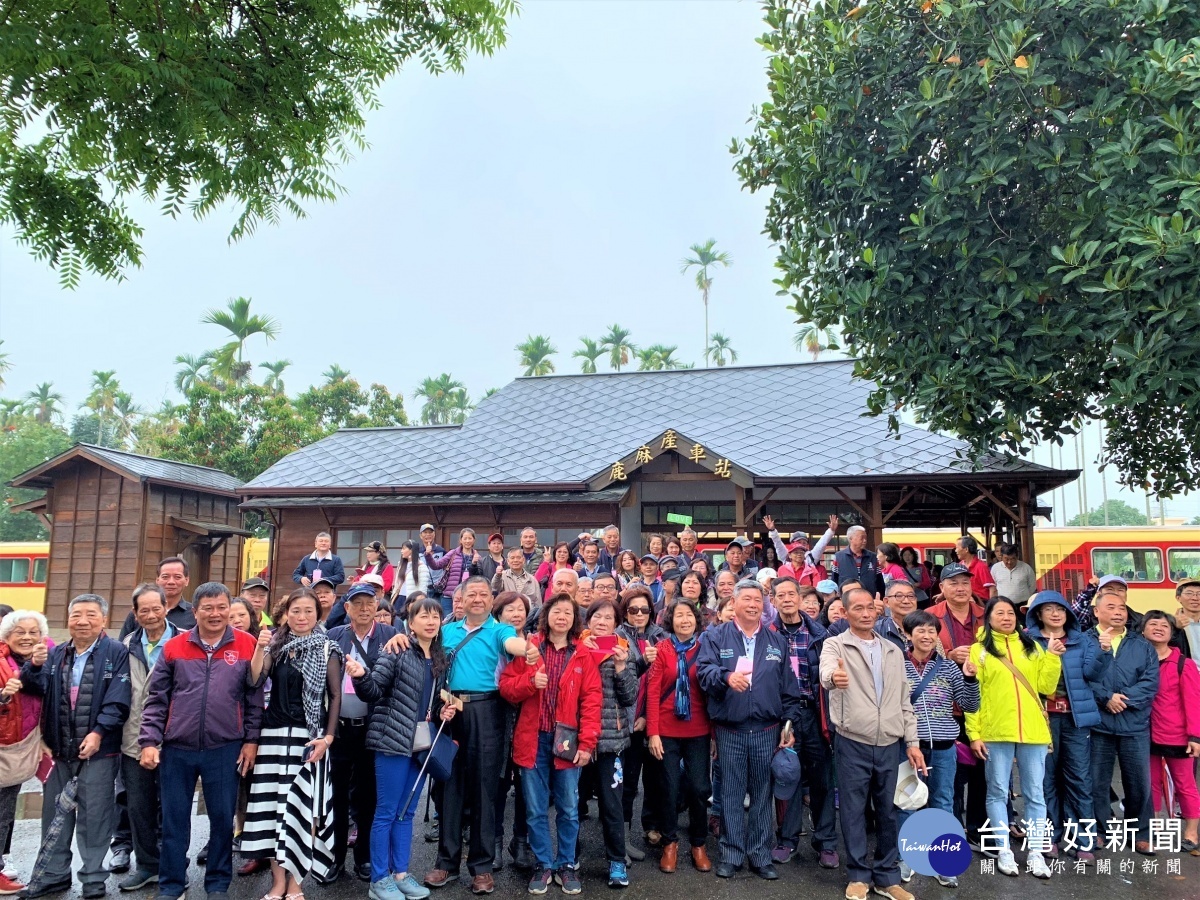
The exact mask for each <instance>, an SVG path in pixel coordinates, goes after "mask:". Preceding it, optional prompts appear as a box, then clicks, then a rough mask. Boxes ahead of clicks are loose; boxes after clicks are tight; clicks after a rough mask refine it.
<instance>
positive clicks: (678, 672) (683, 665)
mask: <svg viewBox="0 0 1200 900" xmlns="http://www.w3.org/2000/svg"><path fill="white" fill-rule="evenodd" d="M671 643H672V645H674V647H675V718H677V719H679V720H680V721H681V722H690V721H692V685H691V680H690V679H689V678H688V664H687V652H688V651H689V650H691V649H692V648H693V647H695V646H696V638H695V637H693V638H692V639H691V640H690V641H688V642H687V643H686V644H682V643H680V642H679V638H677V637H672V638H671Z"/></svg>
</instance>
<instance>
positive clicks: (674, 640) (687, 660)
mask: <svg viewBox="0 0 1200 900" xmlns="http://www.w3.org/2000/svg"><path fill="white" fill-rule="evenodd" d="M663 628H665V629H666V631H667V633H668V634H669V635H671V639H670V640H667V641H659V643H658V655H657V656H656V657H655V658H654V662H653V664H652V665H651V666H650V671H649V672H648V673H647V675H646V735H647V739H648V740H647V746H648V748H649V750H650V753H651V755H652V756H653V757H654V758H655V759H657V760H660V761H661V762H662V763H663V766H662V768H663V774H664V780H665V781H666V786H665V791H664V793H665V796H664V797H663V811H662V817H661V818H662V826H663V855H662V859H661V860H660V861H659V864H658V867H659V868H660V869H661V870H662V871H664V872H674V871H675V865H676V862H677V860H678V857H679V830H678V825H677V822H678V818H679V816H678V814H677V813H676V810H678V808H679V807H678V803H679V796H680V792H681V791H682V787H683V786H682V780H683V778H684V777H686V778H687V779H688V788H689V789H688V791H687V798H688V800H687V802H688V842H689V843H690V844H691V845H692V863H693V865H695V867H696V868H697V869H698V870H700V871H701V872H707V871H709V870H710V869H712V863H711V862H709V859H708V854H707V853H706V852H705V849H704V842H705V839H706V837H707V835H708V820H707V818H706V813H707V809H706V807H705V800H706V798H707V797H708V795H709V794H710V793H712V791H711V785H710V784H709V777H708V750H709V723H708V715H707V713H706V711H705V709H704V692H703V691H702V690H701V689H700V682H699V681H697V680H696V655H697V654H698V653H699V652H700V641H699V637H700V622H699V619H698V618H697V613H696V608H695V607H694V606H693V605H692V604H691V603H690V602H688V601H687V600H676V601H675V602H674V603H672V604H671V605H670V606H668V607H667V611H666V615H665V616H664V621H663ZM681 761H682V765H683V768H682V770H681V769H680V763H681Z"/></svg>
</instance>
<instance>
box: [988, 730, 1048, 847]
mask: <svg viewBox="0 0 1200 900" xmlns="http://www.w3.org/2000/svg"><path fill="white" fill-rule="evenodd" d="M987 753H988V757H987V760H986V761H985V762H984V764H983V765H984V772H985V774H986V777H987V814H988V820H989V821H988V825H989V827H990V829H991V831H990V833H991V834H992V835H994V836H995V838H994V839H992V840H991V843H992V844H993V846H997V847H1005V848H1008V826H1009V825H1010V824H1011V823H1010V822H1009V815H1008V789H1009V785H1010V784H1012V767H1013V760H1014V759H1015V760H1016V763H1017V770H1018V771H1019V772H1020V773H1021V794H1022V796H1024V798H1025V815H1024V818H1025V819H1027V820H1031V823H1032V827H1031V828H1030V829H1029V831H1028V834H1029V843H1030V845H1031V846H1038V844H1039V843H1040V842H1041V840H1042V833H1043V832H1042V829H1043V824H1042V823H1043V820H1044V819H1045V818H1046V800H1045V795H1044V794H1043V793H1042V785H1043V784H1044V783H1045V780H1046V745H1045V744H1015V743H1012V742H1010V741H988V742H987ZM996 839H998V840H996Z"/></svg>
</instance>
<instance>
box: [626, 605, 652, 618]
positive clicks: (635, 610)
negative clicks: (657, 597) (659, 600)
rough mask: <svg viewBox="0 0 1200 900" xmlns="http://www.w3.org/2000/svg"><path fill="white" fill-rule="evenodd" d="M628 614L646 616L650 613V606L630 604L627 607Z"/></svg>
mask: <svg viewBox="0 0 1200 900" xmlns="http://www.w3.org/2000/svg"><path fill="white" fill-rule="evenodd" d="M629 615H631V616H648V615H650V607H648V606H631V607H629Z"/></svg>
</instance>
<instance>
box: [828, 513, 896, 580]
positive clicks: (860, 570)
mask: <svg viewBox="0 0 1200 900" xmlns="http://www.w3.org/2000/svg"><path fill="white" fill-rule="evenodd" d="M846 540H847V541H848V542H849V544H850V546H849V547H847V548H846V549H844V550H839V551H838V552H837V554H836V555H835V556H834V557H833V578H834V580H835V581H836V582H837V583H838V587H841V586H842V585H844V584H845V583H846V582H848V581H857V582H858V583H859V584H861V585H862V586H863V587H864V588H865V589H866V590H868V591H869V592H870V593H872V594H880V595H882V594H883V587H884V585H883V576H881V575H880V574H879V563H878V560H877V559H876V558H875V551H874V550H868V549H867V529H865V528H863V527H862V526H861V525H851V526H850V527H849V528H848V529H846Z"/></svg>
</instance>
